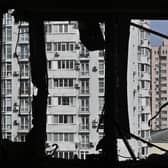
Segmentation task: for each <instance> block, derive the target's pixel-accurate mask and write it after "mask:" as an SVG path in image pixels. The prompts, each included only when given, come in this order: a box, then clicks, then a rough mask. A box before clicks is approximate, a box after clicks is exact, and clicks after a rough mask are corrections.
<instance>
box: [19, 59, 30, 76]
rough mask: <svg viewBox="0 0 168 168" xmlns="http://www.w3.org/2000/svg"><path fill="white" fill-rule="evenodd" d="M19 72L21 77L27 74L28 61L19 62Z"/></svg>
mask: <svg viewBox="0 0 168 168" xmlns="http://www.w3.org/2000/svg"><path fill="white" fill-rule="evenodd" d="M20 73H21V76H23V77H28V76H29V63H27V62H21V63H20Z"/></svg>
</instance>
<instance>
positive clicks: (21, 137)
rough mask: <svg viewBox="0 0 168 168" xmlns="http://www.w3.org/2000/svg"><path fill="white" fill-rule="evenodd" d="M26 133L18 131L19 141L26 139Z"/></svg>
mask: <svg viewBox="0 0 168 168" xmlns="http://www.w3.org/2000/svg"><path fill="white" fill-rule="evenodd" d="M26 135H27V134H26V133H18V140H19V142H25V141H26Z"/></svg>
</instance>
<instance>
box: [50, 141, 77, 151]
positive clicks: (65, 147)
mask: <svg viewBox="0 0 168 168" xmlns="http://www.w3.org/2000/svg"><path fill="white" fill-rule="evenodd" d="M50 143H51V144H54V143H56V144H58V147H59V148H58V151H75V149H76V148H75V143H74V142H62V141H50Z"/></svg>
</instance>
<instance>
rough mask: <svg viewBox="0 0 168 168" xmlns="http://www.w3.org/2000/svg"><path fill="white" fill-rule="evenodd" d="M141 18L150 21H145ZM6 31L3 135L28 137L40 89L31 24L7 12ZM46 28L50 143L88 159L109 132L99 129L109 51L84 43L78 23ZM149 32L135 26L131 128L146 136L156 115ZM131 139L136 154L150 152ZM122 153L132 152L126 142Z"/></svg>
mask: <svg viewBox="0 0 168 168" xmlns="http://www.w3.org/2000/svg"><path fill="white" fill-rule="evenodd" d="M136 22H137V23H138V24H143V25H145V26H146V25H147V23H146V22H145V21H140V20H137V21H136ZM3 31H4V33H3V35H4V37H3V58H2V79H1V87H2V98H1V101H2V110H1V111H2V126H3V127H2V128H3V130H2V131H3V138H8V139H10V140H12V141H25V136H26V134H27V133H28V132H29V130H30V129H31V120H32V116H31V115H32V112H31V101H32V95H33V94H34V93H35V90H36V89H35V88H34V87H33V85H32V83H31V75H30V65H29V54H30V52H29V34H28V32H29V30H28V24H27V23H25V22H23V23H21V24H19V25H18V24H14V18H13V17H11V15H10V14H5V16H4V22H3ZM18 31H19V36H18ZM45 31H46V54H47V65H48V83H49V95H48V106H47V142H48V143H51V144H53V143H57V144H58V145H59V148H58V151H57V152H56V154H55V157H58V158H73V156H74V154H77V155H78V156H79V158H85V157H86V154H87V153H95V152H96V145H97V143H98V141H99V140H100V138H102V136H103V132H97V126H98V122H99V115H100V114H101V111H102V108H103V105H104V89H105V88H104V86H105V83H104V75H105V64H104V51H93V52H89V51H88V50H87V49H86V48H85V47H84V46H83V45H82V43H81V42H80V39H79V32H78V28H77V22H68V21H59V22H56V21H53V22H45ZM146 37H147V36H146V32H144V31H140V30H139V29H137V28H135V27H132V26H131V28H130V42H129V60H128V65H129V69H128V104H129V109H128V111H129V118H130V129H131V132H132V133H134V134H136V135H139V136H141V137H143V138H145V139H146V138H148V136H149V135H148V134H149V127H148V126H147V121H148V119H149V117H150V101H149V100H150V93H149V91H150V71H149V69H150V54H149V53H148V49H147V48H145V47H149V44H148V43H146V42H148V38H147V39H146ZM15 51H16V54H14V53H15ZM143 75H144V76H143ZM144 108H145V109H144ZM143 109H144V110H143ZM100 131H101V130H100ZM119 143H120V142H119ZM130 144H131V146H132V145H133V149H134V150H135V151H134V152H135V154H136V156H141V155H143V156H145V155H146V154H147V151H146V146H142V144H141V143H137V141H136V140H132V139H131V140H130ZM140 150H142V151H140ZM119 153H120V154H123V155H125V154H126V153H125V151H124V150H123V149H122V146H120V145H119ZM138 153H140V154H139V155H138Z"/></svg>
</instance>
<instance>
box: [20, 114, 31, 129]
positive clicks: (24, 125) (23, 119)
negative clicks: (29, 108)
mask: <svg viewBox="0 0 168 168" xmlns="http://www.w3.org/2000/svg"><path fill="white" fill-rule="evenodd" d="M28 128H29V116H28V115H21V116H20V129H22V130H23V129H28Z"/></svg>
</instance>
